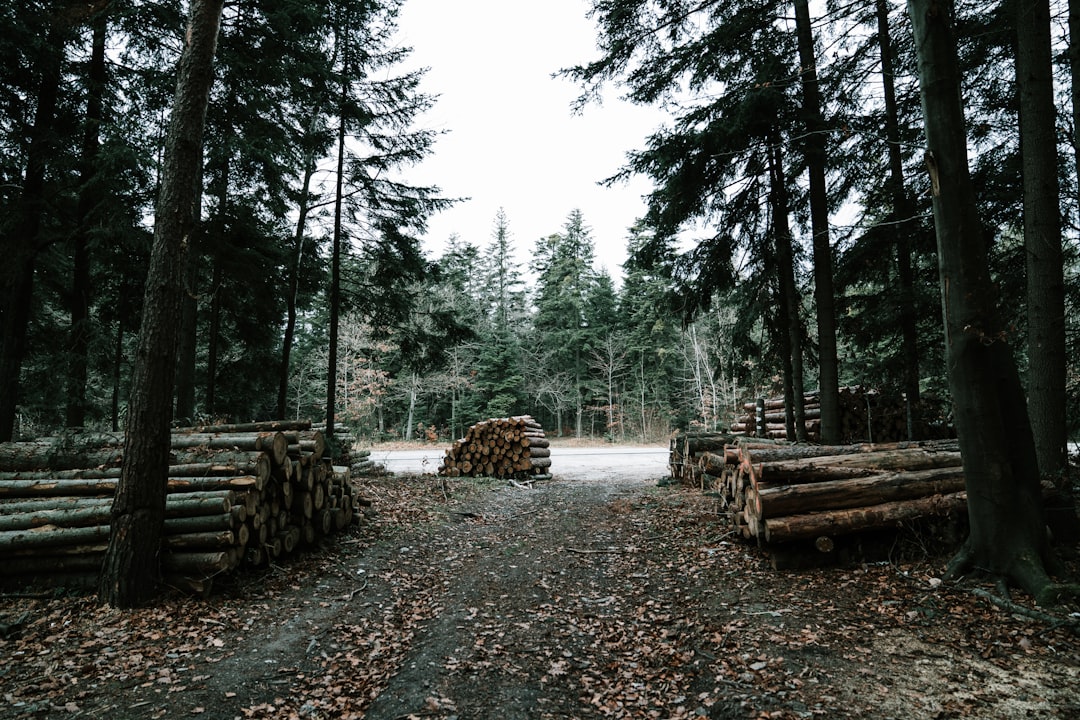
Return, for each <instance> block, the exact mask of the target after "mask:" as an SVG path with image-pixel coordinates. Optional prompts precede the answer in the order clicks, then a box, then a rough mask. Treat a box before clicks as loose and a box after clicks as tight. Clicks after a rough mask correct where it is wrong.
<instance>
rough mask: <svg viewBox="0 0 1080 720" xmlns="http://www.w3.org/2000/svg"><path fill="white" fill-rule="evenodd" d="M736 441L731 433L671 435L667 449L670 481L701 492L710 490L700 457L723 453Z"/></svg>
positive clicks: (701, 431)
mask: <svg viewBox="0 0 1080 720" xmlns="http://www.w3.org/2000/svg"><path fill="white" fill-rule="evenodd" d="M736 441H738V437H737V436H735V435H733V434H731V433H722V432H709V431H704V430H699V431H689V432H675V433H672V435H671V440H670V443H669V447H668V472H669V473H670V474H671V479H672V480H674V481H675V482H677V483H680V484H682V485H692V486H694V487H699V488H701V489H702V490H707V489H709V488H711V487H712V484H711V480H710V478H709V477H708V476H707V475H706V474H705V473H704V471H703V469H702V468H703V465H702V457H703V456H704V455H705V453H715V452H718V451H719V452H723V450H724V448H725V447H727V446H728V445H730V444H732V443H735V442H736Z"/></svg>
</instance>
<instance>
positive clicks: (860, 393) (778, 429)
mask: <svg viewBox="0 0 1080 720" xmlns="http://www.w3.org/2000/svg"><path fill="white" fill-rule="evenodd" d="M839 401H840V444H843V445H850V444H852V443H859V442H874V443H890V442H900V441H902V440H905V439H930V438H940V437H942V436H943V433H942V432H941V430H940V429H938V428H933V427H931V426H930V425H929V424H928V423H927V422H926V419H925V418H924V419H923V420H922V421H920V423H919V424H918V426H917V427H913V428H912V431H913V433H914V438H908V417H907V406H906V404H905V403H904V400H903V398H902V397H889V396H887V395H886V394H884V393H881V392H878V391H876V390H870V389H866V388H863V387H843V388H840V398H839ZM803 407H804V411H805V412H804V416H805V417H804V421H805V423H806V434H807V439H808V440H809V441H810V442H819V441H820V440H821V402H820V397H819V395H818V394H817V393H809V394H807V395H806V396H805V397H804V398H803ZM785 408H786V406H785V403H784V398H783V397H773V398H767V399H759V400H757V401H755V402H748V403H745V404H744V405H743V410H744V411H745V415H743V416H742V419H741V420H740V422H737V423H734V424H733V425H732V427H731V430H732V432H735V433H739V434H743V435H750V436H753V437H756V438H767V439H772V440H790V441H792V442H794V441H795V438H793V437H788V433H787V420H786V417H787V416H786V409H785Z"/></svg>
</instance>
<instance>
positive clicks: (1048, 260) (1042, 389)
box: [1014, 0, 1076, 539]
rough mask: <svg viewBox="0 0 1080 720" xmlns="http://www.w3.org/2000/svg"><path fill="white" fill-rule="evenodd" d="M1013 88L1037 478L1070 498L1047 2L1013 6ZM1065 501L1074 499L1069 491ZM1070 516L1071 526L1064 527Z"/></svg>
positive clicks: (1071, 531) (1019, 1)
mask: <svg viewBox="0 0 1080 720" xmlns="http://www.w3.org/2000/svg"><path fill="white" fill-rule="evenodd" d="M1014 7H1015V13H1016V15H1015V16H1016V48H1017V49H1016V88H1017V92H1018V93H1019V96H1020V151H1021V163H1022V165H1021V167H1022V169H1023V184H1024V250H1025V252H1024V255H1025V257H1026V258H1027V304H1028V306H1027V319H1028V375H1027V390H1028V412H1029V413H1031V429H1032V431H1033V432H1034V434H1035V452H1036V454H1037V455H1038V458H1039V471H1040V472H1041V473H1042V476H1043V477H1044V478H1046V479H1048V480H1051V481H1053V482H1054V483H1055V484H1056V485H1057V486H1059V487H1060V488H1061V489H1062V490H1064V491H1066V492H1068V491H1069V490H1070V489H1071V483H1070V482H1069V481H1067V480H1066V478H1065V477H1064V476H1065V470H1066V466H1067V464H1068V453H1067V450H1066V446H1067V440H1068V432H1067V430H1066V413H1065V405H1066V403H1065V399H1066V392H1065V373H1066V358H1065V275H1064V261H1063V257H1062V245H1061V209H1060V206H1059V204H1058V203H1059V199H1058V198H1059V188H1058V176H1057V172H1058V166H1057V129H1056V126H1055V112H1056V108H1055V107H1054V76H1053V64H1052V61H1051V50H1050V4H1049V2H1048V1H1047V0H1015V6H1014ZM1068 497H1070V498H1071V493H1069V495H1068ZM1071 505H1072V504H1071V502H1070V503H1068V507H1066V508H1063V510H1065V512H1062V513H1054V516H1053V518H1060V520H1062V522H1052V523H1051V527H1052V528H1054V530H1055V534H1058V535H1064V536H1067V537H1068V536H1072V537H1073V539H1075V532H1076V527H1075V526H1076V515H1075V510H1073V509H1072V507H1071ZM1070 514H1071V515H1072V522H1069V521H1068V517H1069V515H1070Z"/></svg>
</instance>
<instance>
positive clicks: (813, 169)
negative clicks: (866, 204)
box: [795, 0, 840, 444]
mask: <svg viewBox="0 0 1080 720" xmlns="http://www.w3.org/2000/svg"><path fill="white" fill-rule="evenodd" d="M795 27H796V34H797V36H798V43H799V63H800V66H801V69H802V73H801V76H802V90H803V105H802V111H803V117H804V121H805V124H806V141H805V143H804V145H803V146H804V152H805V153H806V165H807V169H808V170H809V175H810V224H811V231H812V232H813V236H814V241H813V245H814V304H815V305H816V306H817V331H818V382H819V383H820V384H819V385H818V388H819V390H820V392H821V442H823V443H829V444H834V443H838V442H840V381H839V368H838V360H837V355H836V310H835V307H834V304H835V301H834V296H835V294H836V291H835V289H834V287H833V271H832V247H831V244H830V242H829V196H828V188H827V186H826V184H825V140H826V135H825V122H824V120H823V119H822V117H821V90H820V88H819V86H818V77H817V59H816V53H815V51H814V32H813V28H812V27H811V23H810V6H809V3H808V2H807V0H795ZM796 431H798V428H797V429H796ZM805 432H806V431H805V427H804V429H803V434H804V435H805ZM803 439H805V438H803Z"/></svg>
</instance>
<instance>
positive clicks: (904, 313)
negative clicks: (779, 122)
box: [877, 0, 921, 440]
mask: <svg viewBox="0 0 1080 720" xmlns="http://www.w3.org/2000/svg"><path fill="white" fill-rule="evenodd" d="M877 21H878V45H879V46H880V48H881V80H882V89H883V91H884V98H885V140H886V142H887V144H888V156H889V177H888V179H887V182H888V184H889V192H890V194H891V195H892V204H893V212H892V222H893V225H892V228H893V233H894V242H895V244H896V276H897V281H898V284H899V286H900V287H899V290H900V337H901V343H902V348H903V349H902V354H903V366H904V376H903V387H904V402H905V404H906V406H907V418H906V419H907V438H908V440H914V439H915V433H916V428H918V427H920V426H921V421H920V413H919V395H920V389H919V335H918V324H917V322H918V310H917V308H916V307H915V274H914V272H913V270H912V266H911V238H910V233H911V229H912V225H913V223H912V216H913V215H914V209H913V208H912V203H911V200H910V198H909V197H908V192H907V186H906V183H905V182H904V159H903V155H902V154H901V152H900V142H901V140H900V111H899V107H898V105H897V102H896V75H895V71H894V70H893V67H894V65H893V49H892V39H891V37H890V35H889V6H888V4H887V3H886V2H885V0H877Z"/></svg>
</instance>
